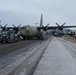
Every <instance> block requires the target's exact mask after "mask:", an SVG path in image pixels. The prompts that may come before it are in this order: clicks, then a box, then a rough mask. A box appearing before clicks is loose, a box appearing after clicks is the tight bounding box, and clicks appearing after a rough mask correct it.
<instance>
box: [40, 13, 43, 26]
mask: <svg viewBox="0 0 76 75" xmlns="http://www.w3.org/2000/svg"><path fill="white" fill-rule="evenodd" d="M40 26H41V27H42V26H43V15H42V14H41V18H40Z"/></svg>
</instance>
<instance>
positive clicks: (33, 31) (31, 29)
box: [20, 14, 76, 39]
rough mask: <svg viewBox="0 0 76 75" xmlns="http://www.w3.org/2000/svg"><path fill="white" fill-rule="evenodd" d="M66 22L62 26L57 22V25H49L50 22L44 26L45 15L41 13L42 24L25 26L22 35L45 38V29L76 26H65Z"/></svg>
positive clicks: (28, 37)
mask: <svg viewBox="0 0 76 75" xmlns="http://www.w3.org/2000/svg"><path fill="white" fill-rule="evenodd" d="M65 24H66V23H64V24H62V25H61V26H60V25H59V24H58V23H56V25H57V26H48V25H49V23H48V24H47V25H46V26H43V15H42V14H41V19H40V26H38V27H37V26H30V25H27V26H23V27H21V28H20V35H21V36H22V37H23V39H30V38H34V37H37V38H38V39H43V31H46V30H48V29H57V28H58V29H59V30H63V28H72V27H76V26H64V25H65Z"/></svg>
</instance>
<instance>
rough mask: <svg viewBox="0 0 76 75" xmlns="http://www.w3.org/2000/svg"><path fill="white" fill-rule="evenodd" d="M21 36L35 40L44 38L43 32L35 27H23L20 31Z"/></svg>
mask: <svg viewBox="0 0 76 75" xmlns="http://www.w3.org/2000/svg"><path fill="white" fill-rule="evenodd" d="M20 34H21V36H22V37H23V38H33V37H41V36H43V30H42V29H38V28H37V27H33V26H29V25H28V26H23V27H22V28H21V29H20Z"/></svg>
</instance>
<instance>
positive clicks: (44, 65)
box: [34, 38, 76, 75]
mask: <svg viewBox="0 0 76 75" xmlns="http://www.w3.org/2000/svg"><path fill="white" fill-rule="evenodd" d="M34 75H76V43H71V42H69V41H65V40H64V39H61V38H52V40H51V42H50V43H49V45H48V47H47V49H46V50H45V53H44V54H43V57H42V59H41V60H40V62H39V64H38V67H37V68H36V70H35V72H34Z"/></svg>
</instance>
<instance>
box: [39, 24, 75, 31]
mask: <svg viewBox="0 0 76 75" xmlns="http://www.w3.org/2000/svg"><path fill="white" fill-rule="evenodd" d="M75 27H76V26H75V25H74V26H43V27H38V29H43V30H45V31H46V30H47V29H56V28H59V30H62V29H63V28H75Z"/></svg>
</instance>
